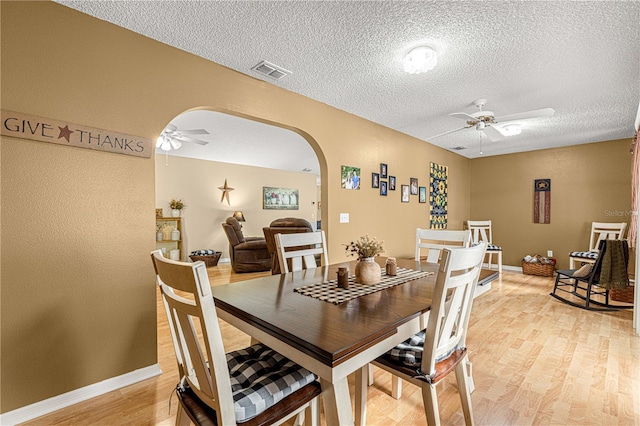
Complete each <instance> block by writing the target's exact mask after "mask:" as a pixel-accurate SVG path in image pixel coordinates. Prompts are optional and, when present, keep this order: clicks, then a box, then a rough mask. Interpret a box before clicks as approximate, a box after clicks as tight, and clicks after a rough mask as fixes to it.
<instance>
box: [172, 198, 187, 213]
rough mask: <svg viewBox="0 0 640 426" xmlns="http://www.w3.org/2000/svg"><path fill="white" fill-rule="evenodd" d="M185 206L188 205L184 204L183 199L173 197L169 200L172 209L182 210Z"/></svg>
mask: <svg viewBox="0 0 640 426" xmlns="http://www.w3.org/2000/svg"><path fill="white" fill-rule="evenodd" d="M185 207H187V206H186V205H185V204H184V202H183V201H182V199H178V198H172V199H171V201H169V208H170V209H171V210H182V209H184V208H185Z"/></svg>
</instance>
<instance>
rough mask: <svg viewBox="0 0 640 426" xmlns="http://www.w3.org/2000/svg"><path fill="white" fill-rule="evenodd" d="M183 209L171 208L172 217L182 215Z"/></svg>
mask: <svg viewBox="0 0 640 426" xmlns="http://www.w3.org/2000/svg"><path fill="white" fill-rule="evenodd" d="M181 211H182V210H178V209H173V210H171V217H180V212H181Z"/></svg>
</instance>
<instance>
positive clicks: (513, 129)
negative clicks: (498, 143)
mask: <svg viewBox="0 0 640 426" xmlns="http://www.w3.org/2000/svg"><path fill="white" fill-rule="evenodd" d="M500 130H502V134H503V135H505V136H515V135H519V134H520V133H522V129H521V128H520V126H518V125H517V124H509V125H507V126H502V128H501V129H500Z"/></svg>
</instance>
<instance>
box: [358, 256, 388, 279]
mask: <svg viewBox="0 0 640 426" xmlns="http://www.w3.org/2000/svg"><path fill="white" fill-rule="evenodd" d="M381 275H382V270H381V269H380V265H378V263H377V262H376V261H375V258H373V257H365V258H362V259H358V262H356V282H357V283H360V284H377V283H379V282H380V276H381Z"/></svg>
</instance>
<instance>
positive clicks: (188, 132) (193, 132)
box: [176, 129, 209, 135]
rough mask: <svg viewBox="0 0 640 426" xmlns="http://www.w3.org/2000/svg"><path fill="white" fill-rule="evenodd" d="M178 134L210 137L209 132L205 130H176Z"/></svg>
mask: <svg viewBox="0 0 640 426" xmlns="http://www.w3.org/2000/svg"><path fill="white" fill-rule="evenodd" d="M176 133H179V134H182V135H208V134H209V132H207V131H206V130H205V129H193V130H176Z"/></svg>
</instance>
